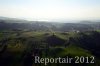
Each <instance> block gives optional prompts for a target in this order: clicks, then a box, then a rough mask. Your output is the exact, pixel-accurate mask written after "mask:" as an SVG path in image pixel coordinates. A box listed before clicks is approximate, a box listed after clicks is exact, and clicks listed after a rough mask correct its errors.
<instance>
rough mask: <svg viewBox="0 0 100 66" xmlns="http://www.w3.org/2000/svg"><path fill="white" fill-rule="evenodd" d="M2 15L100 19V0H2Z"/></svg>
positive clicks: (60, 19)
mask: <svg viewBox="0 0 100 66" xmlns="http://www.w3.org/2000/svg"><path fill="white" fill-rule="evenodd" d="M0 16H4V17H12V18H23V19H28V20H37V21H66V20H95V19H100V0H0Z"/></svg>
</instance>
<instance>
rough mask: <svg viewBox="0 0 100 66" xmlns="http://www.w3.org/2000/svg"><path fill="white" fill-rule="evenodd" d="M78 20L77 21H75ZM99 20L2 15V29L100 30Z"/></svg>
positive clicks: (0, 28) (0, 25) (0, 18)
mask: <svg viewBox="0 0 100 66" xmlns="http://www.w3.org/2000/svg"><path fill="white" fill-rule="evenodd" d="M75 22H76V21H75ZM99 29H100V22H99V21H80V22H79V21H78V22H77V23H57V22H46V21H28V20H23V19H17V18H7V17H0V30H35V31H63V32H66V31H91V30H99Z"/></svg>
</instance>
